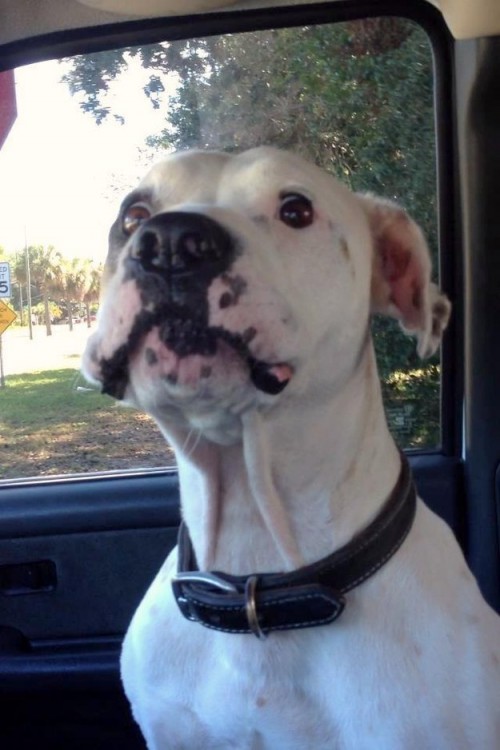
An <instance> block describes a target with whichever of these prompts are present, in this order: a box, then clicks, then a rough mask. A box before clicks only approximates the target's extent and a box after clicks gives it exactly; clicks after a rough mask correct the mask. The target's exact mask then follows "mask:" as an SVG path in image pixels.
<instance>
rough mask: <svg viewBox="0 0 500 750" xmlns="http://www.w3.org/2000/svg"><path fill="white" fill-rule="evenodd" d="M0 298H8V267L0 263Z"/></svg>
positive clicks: (6, 264)
mask: <svg viewBox="0 0 500 750" xmlns="http://www.w3.org/2000/svg"><path fill="white" fill-rule="evenodd" d="M0 297H10V266H9V264H8V263H4V262H3V261H0Z"/></svg>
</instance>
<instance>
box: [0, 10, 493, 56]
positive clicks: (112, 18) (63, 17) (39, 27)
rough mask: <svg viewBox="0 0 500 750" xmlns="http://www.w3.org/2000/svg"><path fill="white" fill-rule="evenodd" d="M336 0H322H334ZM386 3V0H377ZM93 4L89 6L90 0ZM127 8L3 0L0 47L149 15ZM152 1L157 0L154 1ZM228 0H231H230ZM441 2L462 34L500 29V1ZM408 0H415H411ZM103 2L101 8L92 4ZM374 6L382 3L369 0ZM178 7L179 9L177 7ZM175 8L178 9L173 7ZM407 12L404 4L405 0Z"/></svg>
mask: <svg viewBox="0 0 500 750" xmlns="http://www.w3.org/2000/svg"><path fill="white" fill-rule="evenodd" d="M192 1H193V2H194V0H192ZM331 1H332V0H319V2H331ZM378 1H379V3H380V6H381V8H383V5H384V0H378ZM87 2H88V3H89V5H87V4H86V3H87ZM122 2H123V3H124V5H125V6H126V8H127V9H130V8H131V7H133V6H134V5H135V6H137V13H136V14H130V13H124V14H117V13H114V12H109V11H108V10H103V9H102V8H104V7H109V6H111V5H112V6H113V7H116V6H117V5H119V3H120V0H43V2H40V0H3V2H2V3H1V6H0V46H1V45H3V44H8V43H10V42H15V41H19V40H22V39H28V38H30V37H36V36H40V35H43V34H48V33H51V32H54V31H64V30H68V29H79V28H80V29H81V28H86V27H95V26H101V25H105V24H110V23H112V24H116V23H122V22H126V21H131V20H137V18H139V17H141V16H142V17H144V16H143V15H142V14H141V12H140V9H141V6H142V7H144V3H143V2H142V0H122ZM150 2H152V0H150ZM164 2H165V5H166V6H168V9H169V12H166V13H164V14H163V13H162V15H165V16H169V15H171V16H175V15H183V14H186V11H187V10H188V6H187V5H186V2H185V0H164ZM226 2H227V0H226ZM313 2H318V0H237V1H236V2H232V3H231V4H229V5H226V6H225V7H220V6H219V7H217V6H218V3H217V0H213V5H214V7H213V9H210V10H207V3H209V4H210V5H212V2H210V0H203V1H202V2H200V1H199V2H198V4H199V5H204V9H203V10H198V11H192V13H193V14H197V13H198V14H199V13H209V12H212V10H213V11H218V12H224V11H234V10H248V9H257V8H279V7H286V6H294V5H295V6H297V5H309V4H312V3H313ZM427 2H429V4H432V5H434V6H435V7H437V8H438V9H439V10H440V11H441V12H442V13H443V16H444V17H445V20H446V22H447V24H448V26H449V28H450V30H451V32H452V34H453V35H454V36H455V38H457V39H466V38H473V37H482V36H494V35H497V34H500V3H498V0H475V2H474V3H471V2H470V0H423V2H422V5H425V4H426V3H427ZM407 4H411V3H410V2H409V3H407ZM90 5H99V6H100V8H97V7H90ZM154 5H156V6H158V12H157V13H156V15H158V14H159V13H160V12H161V6H162V5H163V3H162V0H156V2H155V3H154ZM370 5H371V7H372V8H373V7H375V6H376V5H377V2H372V3H370ZM176 8H177V9H178V10H177V9H176ZM172 9H173V10H172ZM402 11H403V13H404V4H402Z"/></svg>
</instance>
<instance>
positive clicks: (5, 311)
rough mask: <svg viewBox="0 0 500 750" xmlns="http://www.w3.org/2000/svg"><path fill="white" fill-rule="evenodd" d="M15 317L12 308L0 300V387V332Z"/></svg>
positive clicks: (0, 375) (0, 383)
mask: <svg viewBox="0 0 500 750" xmlns="http://www.w3.org/2000/svg"><path fill="white" fill-rule="evenodd" d="M16 317H17V315H16V313H15V312H14V310H12V309H11V308H10V307H9V306H8V305H6V304H5V302H2V301H1V300H0V388H5V374H4V370H3V344H2V334H3V332H4V331H5V330H6V329H7V328H8V327H9V326H10V324H11V323H13V322H14V321H15V319H16Z"/></svg>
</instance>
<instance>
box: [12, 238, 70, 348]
mask: <svg viewBox="0 0 500 750" xmlns="http://www.w3.org/2000/svg"><path fill="white" fill-rule="evenodd" d="M28 262H29V276H30V283H31V285H32V287H35V288H36V289H37V290H38V292H39V293H40V295H41V296H42V300H43V308H44V320H45V327H46V332H47V336H51V335H52V325H51V316H50V306H49V302H50V297H51V294H52V293H53V292H54V290H55V289H57V288H58V286H59V285H60V283H61V282H60V280H61V275H62V263H63V258H62V255H61V253H59V252H58V251H57V250H56V249H55V248H54V247H53V246H52V245H49V247H47V248H45V247H44V246H43V245H30V246H29V247H28V248H27V251H21V252H19V253H16V255H15V257H14V262H13V270H14V277H15V279H16V281H17V282H18V283H19V284H22V285H23V286H25V287H26V286H27V283H28Z"/></svg>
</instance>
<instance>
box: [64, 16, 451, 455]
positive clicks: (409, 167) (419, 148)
mask: <svg viewBox="0 0 500 750" xmlns="http://www.w3.org/2000/svg"><path fill="white" fill-rule="evenodd" d="M133 59H135V60H138V61H139V62H140V64H141V65H142V66H143V67H144V68H145V69H146V70H147V71H148V74H149V80H148V83H147V85H146V87H145V95H146V96H147V97H148V98H149V100H150V101H151V103H152V106H153V107H155V108H158V107H162V108H163V109H164V111H165V125H164V128H163V129H162V131H161V132H160V133H152V134H151V136H150V138H149V139H148V143H149V146H150V147H151V148H154V149H157V150H159V151H161V150H162V149H166V150H172V149H185V148H191V147H197V148H209V149H213V148H215V149H223V150H228V151H232V150H241V149H246V148H249V147H252V146H255V145H259V144H264V143H265V144H271V145H275V146H278V147H281V148H285V149H291V150H294V151H296V152H299V153H302V154H303V155H304V156H306V157H307V158H309V159H311V160H313V161H314V162H315V163H316V164H318V165H319V166H320V167H323V168H325V169H326V170H328V171H330V172H332V173H333V174H335V175H337V176H338V177H339V178H340V179H341V180H343V181H344V182H346V183H347V184H348V185H349V187H351V188H352V189H353V190H360V191H370V192H374V193H377V194H380V195H384V196H386V197H389V198H392V199H394V200H397V201H399V202H401V203H402V204H403V205H404V206H405V207H406V208H407V210H408V211H409V212H410V213H411V215H412V216H413V217H414V218H415V219H416V220H417V221H418V222H419V223H420V224H421V226H422V228H423V230H424V233H425V234H426V236H427V238H428V240H429V244H430V247H431V251H432V253H433V255H434V256H435V255H436V252H437V240H436V203H435V201H436V190H435V160H434V115H433V72H432V57H431V52H430V48H429V44H428V40H427V37H426V35H425V34H424V32H423V31H422V30H421V29H420V28H419V27H418V26H416V25H415V24H413V23H412V22H409V21H406V20H403V19H395V18H379V19H377V18H375V19H365V20H363V21H356V22H349V23H341V24H334V25H323V26H313V25H311V26H304V27H301V28H285V29H274V30H267V31H258V32H247V33H239V34H227V35H224V36H214V37H207V38H199V39H191V40H187V41H185V40H181V41H175V42H169V43H162V44H155V45H150V46H147V47H139V48H128V49H125V50H120V51H117V52H104V53H99V54H96V55H90V56H86V57H77V58H74V59H73V60H72V62H71V68H70V70H69V72H68V73H67V74H66V76H65V80H66V82H67V83H68V85H69V86H70V90H71V91H72V93H74V94H78V96H80V99H81V106H82V108H83V109H84V110H85V111H87V112H89V113H90V114H91V115H92V116H93V117H94V118H95V119H96V121H97V122H102V121H103V119H105V118H106V117H110V116H112V117H118V118H120V117H121V115H120V113H119V112H115V111H113V110H112V109H111V108H110V105H109V103H108V100H107V94H108V92H109V91H110V89H111V87H112V82H113V80H115V79H116V78H118V77H119V76H120V75H121V74H122V73H123V72H124V70H125V69H126V68H127V65H128V64H129V63H130V61H131V60H133ZM172 81H175V82H176V88H175V91H174V93H171V92H170V93H169V95H167V89H168V86H169V85H170V87H171V85H172ZM374 334H375V339H376V348H377V356H378V360H379V367H380V371H381V376H382V380H383V384H384V391H385V395H386V398H387V399H388V403H389V409H390V408H393V409H397V408H398V405H399V404H400V402H401V400H402V399H403V400H404V399H405V398H406V399H407V400H408V399H410V400H412V401H413V402H414V403H415V405H416V407H415V408H417V410H418V409H421V411H422V414H423V415H425V429H424V432H425V431H427V432H426V435H425V436H424V437H425V440H426V441H427V444H429V443H430V444H432V443H437V442H438V441H439V379H438V377H436V371H435V369H434V370H433V369H432V367H434V368H435V366H436V365H435V363H434V365H431V366H430V369H429V368H427V369H422V368H421V365H420V364H419V362H418V359H417V357H416V354H415V347H414V343H413V342H412V341H411V340H409V339H408V338H407V337H406V336H404V335H403V334H402V333H401V332H400V331H399V329H398V327H397V326H395V325H394V324H393V323H392V322H391V321H389V320H387V319H376V320H375V321H374ZM395 373H406V374H409V373H413V375H412V376H411V377H410V376H409V378H408V379H407V380H406V381H404V382H405V385H404V386H403V385H402V381H401V383H400V385H399V388H396V387H395V386H394V382H393V380H391V378H394V374H395ZM415 373H416V374H415ZM405 389H406V390H405ZM405 393H406V395H405ZM430 396H432V397H431V398H430ZM429 404H431V406H430V407H429ZM424 406H425V409H424ZM429 409H430V410H431V411H429ZM431 412H432V413H431ZM393 422H394V424H396V422H395V421H394V420H393ZM423 422H424V420H423V419H422V420H421V424H420V426H418V425H417V427H416V428H415V429H414V430H413V432H412V435H411V436H410V439H409V441H410V443H411V442H413V443H414V444H421V442H422V440H423V439H424V438H423V437H422V435H423V432H422V429H421V427H422V425H423ZM396 432H397V429H396ZM405 440H406V441H407V437H406V436H405Z"/></svg>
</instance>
